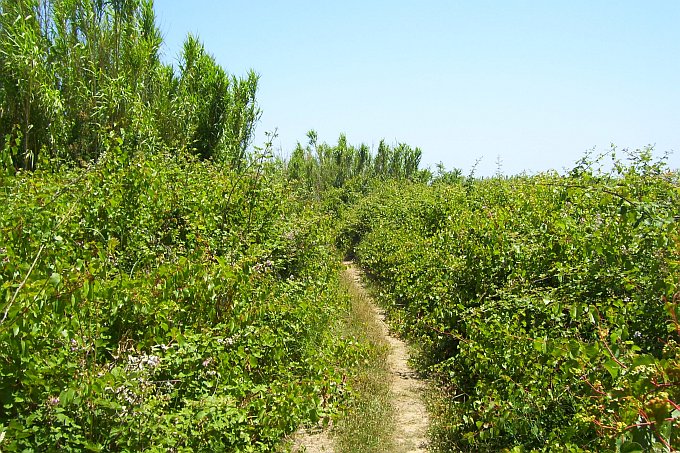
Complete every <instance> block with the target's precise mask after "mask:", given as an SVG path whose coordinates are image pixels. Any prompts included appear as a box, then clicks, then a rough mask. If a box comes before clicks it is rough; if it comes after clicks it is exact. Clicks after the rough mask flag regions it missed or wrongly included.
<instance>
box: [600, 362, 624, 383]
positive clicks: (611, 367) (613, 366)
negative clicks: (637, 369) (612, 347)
mask: <svg viewBox="0 0 680 453" xmlns="http://www.w3.org/2000/svg"><path fill="white" fill-rule="evenodd" d="M604 367H605V369H606V370H607V371H609V374H611V375H612V378H614V379H616V377H617V376H618V375H619V369H620V368H621V366H620V365H619V364H618V363H616V362H615V361H614V360H611V359H609V360H607V361H606V362H605V363H604Z"/></svg>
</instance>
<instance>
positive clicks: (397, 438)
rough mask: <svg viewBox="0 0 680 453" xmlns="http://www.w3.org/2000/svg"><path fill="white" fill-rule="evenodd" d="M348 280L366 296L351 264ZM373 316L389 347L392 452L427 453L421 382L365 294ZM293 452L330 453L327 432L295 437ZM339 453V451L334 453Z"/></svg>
mask: <svg viewBox="0 0 680 453" xmlns="http://www.w3.org/2000/svg"><path fill="white" fill-rule="evenodd" d="M344 264H345V267H346V271H345V272H347V273H348V275H349V276H350V280H351V281H352V282H353V284H354V285H356V289H357V291H359V292H362V293H364V294H366V290H365V288H364V285H363V283H362V279H361V271H360V270H359V269H358V268H357V267H355V265H354V263H352V262H349V261H347V262H345V263H344ZM366 296H367V297H366V298H365V300H366V301H368V304H369V305H370V308H371V310H372V311H373V313H374V316H375V323H376V324H377V325H378V326H379V327H380V330H381V331H382V334H383V337H384V338H385V340H386V341H387V342H388V344H389V345H390V353H389V356H388V359H387V360H388V363H389V366H390V371H391V373H390V374H391V382H390V391H391V394H392V405H393V407H394V418H395V422H394V433H393V443H394V446H395V453H397V452H398V453H425V452H427V428H428V426H429V417H428V414H427V410H426V409H425V404H424V403H423V398H422V394H423V391H424V389H425V383H424V382H423V381H421V380H420V379H418V376H417V374H416V373H415V372H414V371H413V369H411V367H410V366H409V365H408V357H409V354H408V347H407V346H406V344H405V343H404V342H403V341H401V340H400V339H398V338H396V337H394V336H392V335H390V332H389V329H388V327H387V324H386V323H385V313H384V312H383V310H382V309H380V308H379V307H378V306H377V305H375V304H374V303H373V302H372V300H371V299H370V297H368V295H366ZM293 451H294V452H307V453H331V452H335V450H334V449H333V442H332V439H331V438H330V436H329V435H328V433H327V432H324V431H321V432H318V431H317V432H311V433H310V432H304V433H300V435H298V436H297V438H296V441H295V447H294V448H293ZM338 453H339V452H338Z"/></svg>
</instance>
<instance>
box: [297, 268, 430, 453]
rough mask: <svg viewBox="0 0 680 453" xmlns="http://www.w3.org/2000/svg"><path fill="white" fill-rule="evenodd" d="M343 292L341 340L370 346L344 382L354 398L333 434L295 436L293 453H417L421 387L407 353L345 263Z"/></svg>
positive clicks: (424, 418) (423, 440)
mask: <svg viewBox="0 0 680 453" xmlns="http://www.w3.org/2000/svg"><path fill="white" fill-rule="evenodd" d="M345 266H346V270H345V272H344V273H343V276H342V283H343V287H344V288H345V289H346V291H347V292H348V293H349V296H350V300H351V304H350V311H349V313H348V316H347V319H346V320H344V321H343V323H342V324H343V325H342V328H341V330H342V332H341V335H343V336H345V337H346V338H353V339H356V341H358V342H359V343H360V344H366V345H369V348H368V349H369V357H368V359H367V360H366V363H364V364H362V365H360V366H358V367H357V369H355V370H353V371H354V373H353V375H352V376H350V377H348V380H349V384H350V386H351V388H352V390H353V392H354V397H353V398H352V400H351V401H350V402H349V407H348V409H347V412H346V414H344V416H343V417H342V418H341V419H340V420H338V421H337V425H336V426H334V427H333V429H332V430H330V431H329V430H326V431H323V430H318V429H317V430H312V431H305V432H300V433H298V435H297V436H296V437H295V439H294V443H293V452H300V453H301V452H306V453H331V452H333V453H420V452H425V451H427V450H426V446H427V428H428V423H429V422H428V415H427V411H426V409H425V405H424V403H423V398H422V393H423V390H424V383H423V382H422V381H420V380H419V379H418V378H417V376H416V374H415V372H414V371H413V370H412V369H411V368H410V367H409V365H408V347H407V346H406V344H405V343H404V342H403V341H401V340H399V339H398V338H396V337H393V336H391V335H390V333H389V329H388V327H387V325H386V324H385V316H384V313H383V312H382V310H381V309H379V308H378V307H377V306H376V305H375V303H374V302H373V301H372V299H371V297H370V296H369V295H368V293H367V291H366V289H365V288H364V286H363V283H362V280H361V273H360V271H359V270H358V269H357V268H356V267H355V266H354V265H353V263H351V262H346V263H345Z"/></svg>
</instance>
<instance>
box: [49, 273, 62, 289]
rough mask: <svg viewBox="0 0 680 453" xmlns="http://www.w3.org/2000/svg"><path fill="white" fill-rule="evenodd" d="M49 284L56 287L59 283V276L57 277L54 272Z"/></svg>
mask: <svg viewBox="0 0 680 453" xmlns="http://www.w3.org/2000/svg"><path fill="white" fill-rule="evenodd" d="M50 283H51V284H52V286H58V285H59V283H61V275H59V274H58V273H56V272H53V273H52V275H50Z"/></svg>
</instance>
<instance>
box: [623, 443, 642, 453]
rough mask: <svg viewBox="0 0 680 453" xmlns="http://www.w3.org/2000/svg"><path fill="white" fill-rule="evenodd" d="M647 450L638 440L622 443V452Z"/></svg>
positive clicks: (636, 452)
mask: <svg viewBox="0 0 680 453" xmlns="http://www.w3.org/2000/svg"><path fill="white" fill-rule="evenodd" d="M644 451H645V450H644V449H643V448H642V445H640V444H639V443H637V442H626V443H625V444H623V445H621V453H642V452H644Z"/></svg>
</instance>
